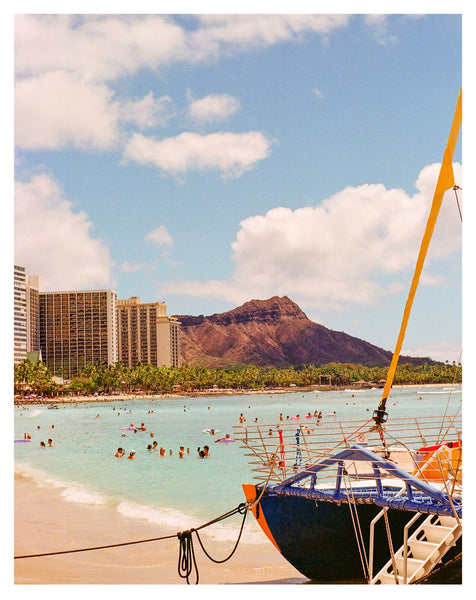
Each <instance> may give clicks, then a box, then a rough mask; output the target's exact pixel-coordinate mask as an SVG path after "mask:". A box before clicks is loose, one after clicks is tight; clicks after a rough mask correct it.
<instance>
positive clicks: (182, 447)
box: [178, 446, 185, 458]
mask: <svg viewBox="0 0 476 600" xmlns="http://www.w3.org/2000/svg"><path fill="white" fill-rule="evenodd" d="M178 455H179V458H183V457H184V456H185V447H184V446H180V450H179V453H178Z"/></svg>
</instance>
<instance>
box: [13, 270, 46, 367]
mask: <svg viewBox="0 0 476 600" xmlns="http://www.w3.org/2000/svg"><path fill="white" fill-rule="evenodd" d="M39 288H40V280H39V277H37V276H31V275H30V276H28V275H27V274H26V269H25V267H23V266H21V265H14V266H13V362H14V364H18V363H20V362H22V361H23V360H25V358H27V356H28V353H29V352H38V351H39V350H40V323H39V308H38V307H39Z"/></svg>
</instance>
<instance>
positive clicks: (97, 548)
mask: <svg viewBox="0 0 476 600" xmlns="http://www.w3.org/2000/svg"><path fill="white" fill-rule="evenodd" d="M174 537H176V534H174V535H166V536H163V537H156V538H149V539H147V540H136V541H134V542H121V543H119V544H106V545H104V546H91V547H90V548H76V549H75V550H59V551H57V552H43V553H41V554H23V555H22V556H14V557H13V558H14V559H15V560H16V559H19V558H40V557H42V556H58V555H59V554H73V553H75V552H89V551H91V550H105V549H107V548H119V547H120V546H132V545H133V544H145V543H147V542H158V541H160V540H168V539H171V538H174Z"/></svg>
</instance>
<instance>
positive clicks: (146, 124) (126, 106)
mask: <svg viewBox="0 0 476 600" xmlns="http://www.w3.org/2000/svg"><path fill="white" fill-rule="evenodd" d="M172 114H173V102H172V99H171V98H170V97H169V96H162V97H161V98H155V97H154V94H153V93H152V92H149V93H148V94H147V95H146V96H144V97H143V98H140V99H139V100H124V101H122V102H120V103H119V118H120V120H121V121H123V122H129V123H133V124H134V125H136V126H137V127H138V128H139V129H147V128H150V127H155V126H156V125H161V126H164V125H166V124H167V122H168V121H169V120H170V118H171V116H172Z"/></svg>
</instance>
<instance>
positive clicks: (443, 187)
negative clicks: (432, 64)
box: [373, 90, 462, 425]
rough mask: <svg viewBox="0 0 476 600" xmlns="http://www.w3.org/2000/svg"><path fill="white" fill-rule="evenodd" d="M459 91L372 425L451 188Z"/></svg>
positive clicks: (381, 417)
mask: <svg viewBox="0 0 476 600" xmlns="http://www.w3.org/2000/svg"><path fill="white" fill-rule="evenodd" d="M461 96H462V90H460V92H459V96H458V102H457V104H456V110H455V115H454V117H453V123H452V125H451V131H450V135H449V138H448V143H447V144H446V148H445V153H444V155H443V161H442V163H441V169H440V174H439V176H438V181H437V183H436V188H435V193H434V195H433V203H432V205H431V210H430V214H429V216H428V221H427V224H426V229H425V234H424V236H423V239H422V241H421V246H420V252H419V254H418V259H417V263H416V266H415V272H414V274H413V279H412V284H411V286H410V291H409V293H408V298H407V302H406V304H405V310H404V312H403V319H402V324H401V326H400V333H399V335H398V339H397V344H396V346H395V351H394V353H393V357H392V362H391V364H390V368H389V370H388V374H387V380H386V382H385V387H384V390H383V394H382V399H381V400H380V404H379V406H378V409H377V410H376V411H374V415H373V418H374V420H375V422H376V423H377V425H378V424H381V423H383V422H384V421H385V420H386V417H387V413H386V412H385V405H386V402H387V398H388V395H389V393H390V389H391V387H392V383H393V378H394V376H395V370H396V368H397V363H398V358H399V356H400V352H401V349H402V344H403V339H404V337H405V331H406V329H407V324H408V319H409V317H410V311H411V309H412V304H413V299H414V297H415V293H416V290H417V287H418V282H419V280H420V275H421V272H422V269H423V264H424V262H425V258H426V254H427V252H428V247H429V245H430V240H431V237H432V235H433V230H434V228H435V224H436V219H437V218H438V213H439V212H440V207H441V203H442V201H443V195H444V193H445V192H446V191H447V190H449V189H451V188H452V187H454V185H455V181H454V174H453V154H454V151H455V147H456V142H457V141H458V135H459V130H460V127H461V119H462V98H461Z"/></svg>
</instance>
